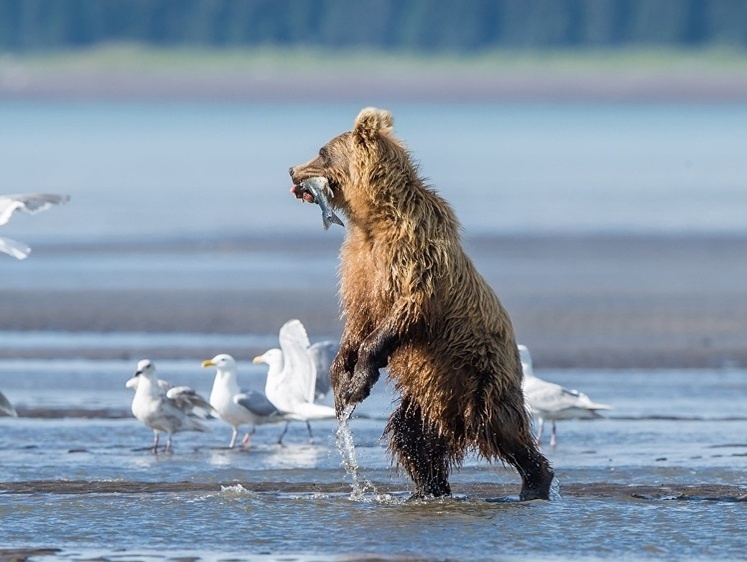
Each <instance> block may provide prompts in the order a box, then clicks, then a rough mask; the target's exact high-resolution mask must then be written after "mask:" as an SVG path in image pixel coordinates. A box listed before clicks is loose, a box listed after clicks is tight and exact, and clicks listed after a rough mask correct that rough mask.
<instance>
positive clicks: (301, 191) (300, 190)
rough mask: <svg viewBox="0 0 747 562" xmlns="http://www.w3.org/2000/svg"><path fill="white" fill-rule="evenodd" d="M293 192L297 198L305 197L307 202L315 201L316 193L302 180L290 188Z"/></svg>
mask: <svg viewBox="0 0 747 562" xmlns="http://www.w3.org/2000/svg"><path fill="white" fill-rule="evenodd" d="M290 191H291V193H292V194H293V195H295V196H296V199H303V200H304V201H306V202H307V203H315V202H316V200H315V199H314V194H313V193H311V191H309V189H308V188H307V187H305V186H304V185H303V184H302V183H301V182H298V183H294V184H293V187H291V189H290Z"/></svg>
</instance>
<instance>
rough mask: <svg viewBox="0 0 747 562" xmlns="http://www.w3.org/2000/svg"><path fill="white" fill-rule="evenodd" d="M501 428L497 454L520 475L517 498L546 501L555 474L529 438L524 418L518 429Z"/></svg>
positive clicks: (533, 441) (548, 497)
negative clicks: (523, 422)
mask: <svg viewBox="0 0 747 562" xmlns="http://www.w3.org/2000/svg"><path fill="white" fill-rule="evenodd" d="M502 429H503V431H501V434H500V439H499V445H498V447H499V450H500V456H501V457H503V458H504V459H505V460H506V461H508V462H509V463H510V464H512V465H513V466H514V467H515V468H516V470H517V471H518V472H519V475H520V476H521V480H522V486H521V493H520V495H519V497H520V498H521V500H522V501H527V500H549V499H550V486H551V484H552V479H553V478H554V476H555V474H554V473H553V471H552V468H551V467H550V463H549V462H548V460H547V459H546V458H545V456H544V455H543V454H542V453H541V452H540V450H539V446H538V445H537V444H536V442H535V440H534V438H533V437H532V433H531V431H530V429H529V423H528V421H527V423H526V424H524V425H523V427H522V429H519V428H517V427H513V428H508V427H505V426H504V427H503V428H502ZM512 429H513V430H512Z"/></svg>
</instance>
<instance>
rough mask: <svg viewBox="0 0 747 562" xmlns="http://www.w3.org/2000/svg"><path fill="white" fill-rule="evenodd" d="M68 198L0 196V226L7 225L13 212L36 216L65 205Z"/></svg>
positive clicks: (19, 195)
mask: <svg viewBox="0 0 747 562" xmlns="http://www.w3.org/2000/svg"><path fill="white" fill-rule="evenodd" d="M69 200H70V197H69V196H67V195H58V194H56V193H20V194H16V195H0V225H3V224H5V223H7V222H8V221H9V220H10V217H11V216H12V215H13V212H14V211H23V212H24V213H29V214H32V215H33V214H36V213H40V212H42V211H46V210H47V209H49V208H50V207H52V206H53V205H61V204H62V203H67V202H68V201H69Z"/></svg>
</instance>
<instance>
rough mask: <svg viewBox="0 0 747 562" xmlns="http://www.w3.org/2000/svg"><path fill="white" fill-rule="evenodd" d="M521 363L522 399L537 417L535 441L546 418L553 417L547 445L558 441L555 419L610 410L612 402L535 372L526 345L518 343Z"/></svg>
mask: <svg viewBox="0 0 747 562" xmlns="http://www.w3.org/2000/svg"><path fill="white" fill-rule="evenodd" d="M518 347H519V355H520V356H521V367H522V369H523V371H524V382H523V389H524V399H525V400H526V403H527V406H528V408H529V410H530V411H531V413H532V415H533V416H534V417H535V418H537V419H539V428H538V430H537V442H539V441H540V439H541V438H542V432H543V430H544V425H545V420H551V421H552V435H551V436H550V446H551V447H554V446H555V445H557V442H558V439H557V431H556V428H555V422H556V421H558V420H572V419H588V418H598V417H601V416H600V415H599V414H598V413H597V410H609V409H611V406H607V405H606V404H597V403H595V402H592V401H591V399H590V398H589V397H588V396H587V395H586V394H584V393H583V392H579V391H578V390H570V389H567V388H564V387H562V386H560V385H559V384H555V383H551V382H547V381H544V380H542V379H541V378H539V377H536V376H534V369H533V368H532V356H531V355H530V353H529V349H528V348H527V347H526V346H525V345H519V346H518Z"/></svg>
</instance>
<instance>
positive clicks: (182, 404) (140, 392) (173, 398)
mask: <svg viewBox="0 0 747 562" xmlns="http://www.w3.org/2000/svg"><path fill="white" fill-rule="evenodd" d="M133 378H135V379H137V382H134V381H133V379H130V380H128V381H127V383H126V384H125V386H127V387H128V388H134V389H135V397H134V398H133V399H132V413H133V414H134V415H135V417H136V418H137V419H138V420H140V421H141V422H142V423H144V424H145V425H147V426H148V427H150V428H151V429H153V435H154V441H153V452H154V453H158V437H159V432H160V431H164V432H165V433H166V434H167V436H168V439H167V441H166V449H165V451H166V452H168V451H171V436H172V434H174V433H177V432H179V431H208V428H207V427H206V426H205V425H204V424H202V423H201V422H200V421H199V419H198V418H202V419H204V418H206V417H207V416H208V415H209V413H210V411H212V408H211V406H210V404H209V403H208V402H207V401H206V400H205V399H204V398H202V397H201V396H200V395H199V394H197V393H196V392H195V391H194V390H193V389H192V388H190V387H188V386H176V387H170V385H168V383H166V382H165V381H160V380H158V377H157V376H156V367H155V365H154V364H153V362H152V361H150V360H148V359H143V360H142V361H139V362H138V364H137V371H136V372H135V376H134V377H133ZM165 387H169V388H168V390H164V388H165Z"/></svg>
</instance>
